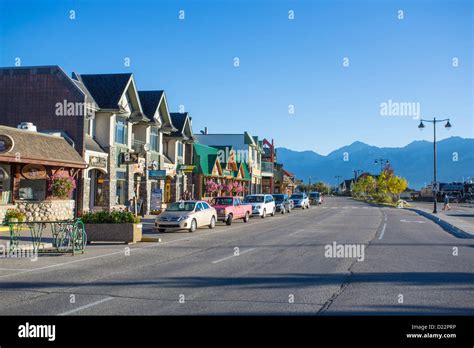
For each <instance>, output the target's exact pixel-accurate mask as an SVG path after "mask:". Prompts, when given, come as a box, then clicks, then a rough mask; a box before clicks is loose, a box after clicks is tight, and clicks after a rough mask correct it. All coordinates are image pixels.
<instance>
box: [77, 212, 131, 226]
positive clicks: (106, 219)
mask: <svg viewBox="0 0 474 348" xmlns="http://www.w3.org/2000/svg"><path fill="white" fill-rule="evenodd" d="M80 218H81V220H82V222H84V223H85V224H126V223H138V222H140V218H139V217H135V215H134V214H133V213H132V212H129V211H125V210H111V211H96V212H86V213H83V214H82V215H81V216H80Z"/></svg>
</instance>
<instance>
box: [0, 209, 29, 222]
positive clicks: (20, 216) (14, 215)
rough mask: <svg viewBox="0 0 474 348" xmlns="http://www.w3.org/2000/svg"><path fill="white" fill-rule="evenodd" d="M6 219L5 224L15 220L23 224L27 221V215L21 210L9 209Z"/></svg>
mask: <svg viewBox="0 0 474 348" xmlns="http://www.w3.org/2000/svg"><path fill="white" fill-rule="evenodd" d="M4 219H5V222H9V221H11V220H13V219H16V220H18V222H23V221H24V220H25V214H24V213H23V212H22V211H21V210H19V209H8V210H7V212H6V213H5V218H4Z"/></svg>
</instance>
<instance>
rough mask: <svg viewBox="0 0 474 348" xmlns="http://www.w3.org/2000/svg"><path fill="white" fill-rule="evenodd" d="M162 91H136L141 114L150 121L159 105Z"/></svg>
mask: <svg viewBox="0 0 474 348" xmlns="http://www.w3.org/2000/svg"><path fill="white" fill-rule="evenodd" d="M162 96H163V91H138V97H139V98H140V103H141V104H142V109H143V113H144V114H145V115H146V116H147V117H148V118H149V119H152V118H153V115H155V112H156V109H157V108H158V104H159V103H160V100H161V97H162Z"/></svg>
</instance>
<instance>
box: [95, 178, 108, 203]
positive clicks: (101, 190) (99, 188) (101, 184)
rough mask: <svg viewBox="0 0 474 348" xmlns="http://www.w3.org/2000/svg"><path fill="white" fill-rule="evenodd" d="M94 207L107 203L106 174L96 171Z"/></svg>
mask: <svg viewBox="0 0 474 348" xmlns="http://www.w3.org/2000/svg"><path fill="white" fill-rule="evenodd" d="M94 177H95V178H94V179H95V183H94V190H95V192H94V205H95V206H104V205H105V204H106V202H105V174H104V173H102V172H100V171H98V170H95V171H94Z"/></svg>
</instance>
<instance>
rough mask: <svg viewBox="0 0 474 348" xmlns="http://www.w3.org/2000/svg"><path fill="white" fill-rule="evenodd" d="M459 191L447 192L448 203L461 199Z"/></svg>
mask: <svg viewBox="0 0 474 348" xmlns="http://www.w3.org/2000/svg"><path fill="white" fill-rule="evenodd" d="M461 197H462V196H461V193H460V192H449V193H448V198H449V202H450V203H459V202H460V201H461Z"/></svg>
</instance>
